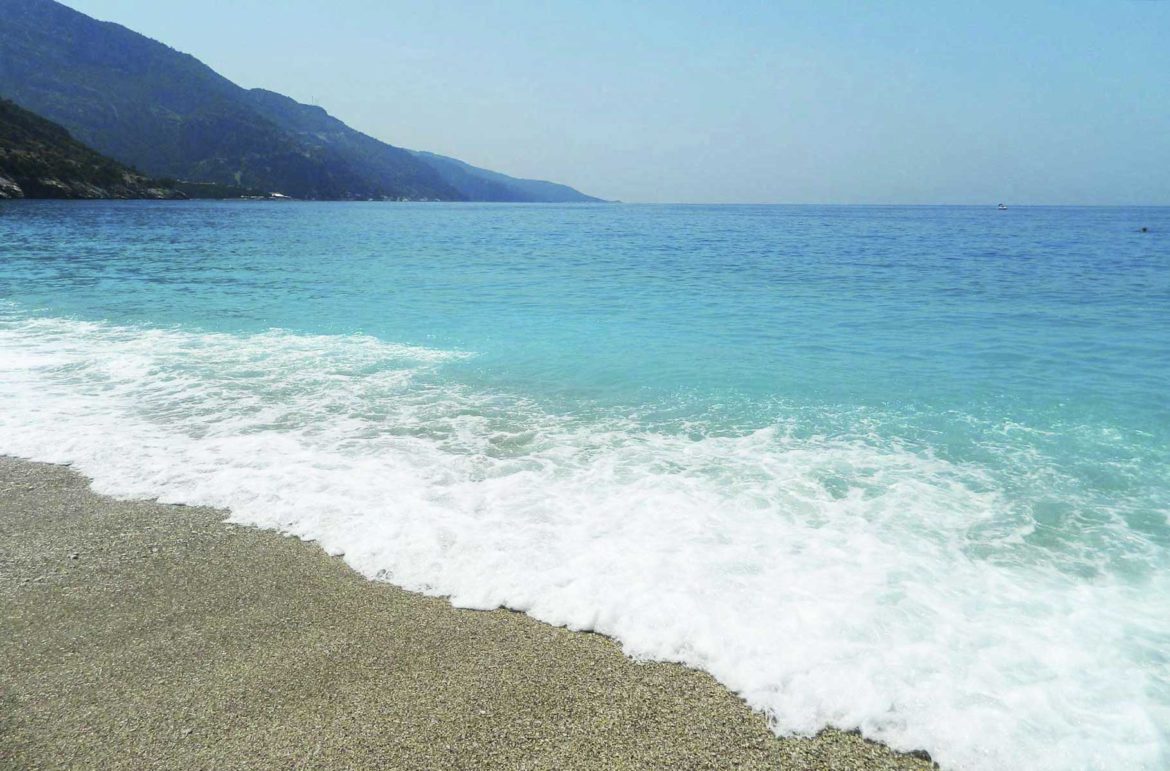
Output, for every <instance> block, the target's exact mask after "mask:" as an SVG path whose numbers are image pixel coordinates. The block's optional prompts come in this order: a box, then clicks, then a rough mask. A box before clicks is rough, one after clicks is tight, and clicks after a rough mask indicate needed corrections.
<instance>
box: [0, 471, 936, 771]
mask: <svg viewBox="0 0 1170 771" xmlns="http://www.w3.org/2000/svg"><path fill="white" fill-rule="evenodd" d="M224 516H225V515H224V512H222V511H216V510H213V509H205V508H194V507H185V506H172V505H162V504H158V503H154V502H148V501H117V500H114V499H111V498H107V497H104V496H100V495H96V494H94V493H93V492H92V491H91V490H90V489H89V483H88V480H86V479H85V478H84V477H82V476H80V475H78V474H76V473H74V472H73V471H71V470H69V469H68V468H65V467H61V466H52V465H46V464H39V463H30V462H27V461H20V460H14V459H11V458H3V457H0V662H2V664H0V767H3V768H20V769H41V768H43V769H57V768H103V769H154V768H174V769H193V768H215V769H234V768H241V769H242V768H249V769H255V768H264V769H267V768H363V769H365V768H370V769H493V768H507V769H611V768H612V769H634V768H638V769H643V768H644V769H651V768H653V769H721V768H737V769H756V768H759V769H764V768H767V769H781V768H782V769H842V770H844V769H851V770H853V769H857V770H860V769H929V768H932V767H933V766H932V764H931V763H929V762H928V761H927V760H925V759H923V758H919V757H916V756H912V755H899V754H896V753H894V752H892V751H890V750H889V749H887V748H885V747H883V746H881V745H878V744H875V743H873V742H869V741H866V740H864V739H862V738H860V737H859V736H857V735H855V734H849V733H843V732H840V731H826V732H824V733H822V734H821V735H819V736H817V737H815V738H810V739H778V738H776V737H775V736H774V735H773V734H772V733H771V732H770V731H769V730H768V726H767V723H766V721H765V719H764V717H763V716H762V715H759V714H757V713H754V712H752V711H751V710H750V709H748V707H747V706H746V705H745V704H744V703H743V702H742V701H741V700H740V699H739V698H738V697H736V696H735V695H734V694H732V693H730V692H729V691H727V690H726V689H725V688H723V687H722V686H720V685H719V684H718V683H716V682H715V680H714V679H712V678H711V677H710V676H708V675H706V674H704V673H701V672H696V671H694V670H691V669H687V668H685V667H682V666H678V665H674V664H640V663H636V662H634V661H631V660H629V659H627V658H626V657H625V656H623V655H622V653H621V651H620V649H619V647H618V646H617V644H615V643H614V642H613V641H612V640H609V639H607V638H605V637H602V636H600V635H596V634H587V633H579V632H570V631H567V630H564V629H559V628H555V627H551V626H548V625H546V624H543V623H540V622H537V621H534V620H532V619H530V618H528V617H527V616H524V615H522V614H518V613H512V612H508V611H492V612H478V611H468V610H459V609H456V608H453V607H451V605H450V604H449V603H448V602H447V601H445V600H443V599H436V598H432V597H425V596H421V595H417V594H413V593H410V592H406V591H404V590H402V589H399V588H397V587H394V586H391V585H388V584H383V583H376V582H370V581H367V580H366V579H364V578H363V577H361V576H360V575H358V574H357V573H355V572H353V571H352V570H350V569H349V568H348V567H347V566H346V565H345V563H344V562H342V561H341V560H340V559H337V558H333V557H330V556H328V555H327V554H325V553H324V552H323V551H322V550H321V549H320V548H318V547H317V546H316V545H314V544H311V543H305V542H302V541H299V540H296V539H294V538H287V537H284V536H281V535H278V534H276V533H273V532H268V531H261V530H255V529H251V528H242V527H234V526H231V525H226V524H224V522H223V519H224Z"/></svg>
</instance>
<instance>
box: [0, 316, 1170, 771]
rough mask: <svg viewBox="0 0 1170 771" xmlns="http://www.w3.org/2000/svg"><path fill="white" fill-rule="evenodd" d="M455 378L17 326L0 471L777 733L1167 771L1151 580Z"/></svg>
mask: <svg viewBox="0 0 1170 771" xmlns="http://www.w3.org/2000/svg"><path fill="white" fill-rule="evenodd" d="M459 356H461V354H458V353H453V352H442V351H434V350H428V349H421V348H414V347H406V346H397V345H389V344H386V343H384V342H381V341H378V340H376V339H373V338H368V337H313V336H304V335H295V334H291V333H285V332H270V333H266V334H259V335H251V336H244V335H237V336H234V335H216V334H196V333H191V332H182V331H160V330H141V329H132V328H127V327H117V326H112V325H106V324H92V323H82V322H75V321H68V320H60V319H32V320H30V319H23V318H18V317H15V316H9V317H8V318H6V319H0V452H3V453H7V454H13V455H18V456H23V457H28V458H34V459H38V460H45V461H53V462H68V463H72V464H74V465H75V466H76V467H77V468H78V469H79V470H80V471H82V472H83V473H85V474H87V475H89V476H91V477H92V478H93V479H94V488H95V489H96V490H97V491H98V492H101V493H106V494H110V495H117V496H125V497H158V498H159V499H160V500H162V501H164V502H182V503H188V504H200V505H212V506H222V507H228V508H230V509H231V511H232V514H231V517H232V519H233V520H235V521H237V522H242V523H249V524H254V525H259V526H263V527H272V528H278V529H280V530H281V531H284V532H286V533H291V534H295V535H297V536H300V537H303V538H311V539H315V540H317V541H318V542H320V543H321V545H322V546H323V547H324V548H326V549H327V550H329V551H330V552H332V553H335V554H344V556H345V559H346V560H347V561H348V562H349V564H351V565H352V566H353V567H354V568H356V569H357V570H359V571H361V572H362V573H364V574H365V575H367V576H370V577H372V578H379V579H385V580H389V581H393V582H394V583H397V584H400V585H402V586H405V587H407V588H410V589H415V590H419V591H423V592H428V593H432V594H442V595H448V596H450V597H451V600H452V602H454V603H455V604H457V605H461V606H465V607H471V608H494V607H498V606H501V605H503V606H507V607H511V608H515V609H518V610H523V611H525V612H527V613H529V614H531V615H532V616H534V617H536V618H539V619H541V620H544V621H548V622H550V623H554V624H563V625H566V626H568V627H571V628H574V629H593V630H596V631H599V632H603V633H606V634H610V635H613V636H614V637H616V638H617V639H619V640H620V641H621V643H622V645H623V646H624V648H625V650H626V652H627V653H628V654H630V655H632V656H636V657H645V658H653V659H664V660H673V661H680V662H684V663H687V664H690V665H693V666H696V667H700V668H702V669H705V670H707V671H709V672H711V673H712V674H713V675H715V676H716V677H717V678H718V679H719V680H720V681H722V682H723V683H725V684H726V685H727V686H729V687H730V688H732V689H734V690H735V691H736V692H738V693H740V694H742V695H743V697H744V698H745V699H746V700H747V701H748V702H749V703H750V704H751V705H753V706H754V707H756V708H758V709H760V710H763V711H765V712H766V713H767V714H768V715H769V716H770V717H771V719H772V720H773V722H774V726H775V728H776V729H777V730H778V731H780V732H785V733H804V734H807V733H811V732H815V731H817V730H818V729H820V728H822V727H824V726H826V725H836V726H840V727H843V728H860V729H861V730H862V731H863V732H864V733H865V735H867V736H870V737H873V738H875V739H879V740H882V741H885V742H888V743H889V744H891V745H892V746H894V747H895V748H900V749H916V748H925V749H927V750H929V751H930V752H931V753H932V754H933V755H934V756H935V758H936V759H937V760H938V761H940V762H941V763H942V765H943V766H944V767H947V768H962V769H1000V768H1029V769H1046V768H1051V769H1078V768H1086V769H1087V768H1093V769H1098V768H1099V769H1112V768H1116V769H1143V768H1148V769H1153V768H1164V767H1166V765H1167V759H1168V756H1167V749H1166V742H1167V732H1168V726H1170V711H1168V710H1167V704H1168V703H1170V675H1168V672H1167V667H1168V664H1167V657H1166V648H1165V646H1166V644H1167V640H1168V639H1170V582H1168V581H1167V574H1166V572H1165V571H1164V570H1162V571H1161V572H1158V571H1145V572H1143V573H1141V575H1143V576H1145V577H1144V578H1142V579H1140V580H1128V581H1127V580H1123V579H1122V578H1120V577H1118V576H1115V575H1113V574H1111V573H1109V572H1104V571H1098V572H1096V573H1095V574H1094V575H1093V577H1091V578H1086V577H1084V576H1083V575H1081V574H1078V572H1077V571H1075V570H1069V569H1068V567H1069V566H1068V565H1066V564H1062V562H1061V561H1060V560H1059V559H1055V558H1053V559H1048V560H1046V559H1040V558H1037V557H1036V555H1031V556H1029V557H1028V558H1024V557H1022V556H1021V553H1020V551H1019V550H1018V549H1014V548H1013V546H1016V545H1018V544H1019V543H1021V542H1022V541H1023V539H1025V538H1026V537H1027V536H1028V534H1029V533H1028V532H1027V527H1028V525H1027V523H1026V522H1024V521H1022V523H1021V524H1019V525H1013V524H1012V522H1013V520H1012V519H1011V518H1004V517H1003V516H1002V513H1003V512H1004V511H1007V510H1010V509H1011V507H1012V501H1011V500H1010V498H1009V495H1008V493H1007V492H1005V491H1004V490H1003V489H1002V486H1001V485H1000V484H999V482H998V480H997V479H996V478H995V476H994V475H992V474H991V473H990V472H989V471H988V470H987V469H984V468H981V467H979V466H974V465H973V466H961V465H957V464H955V463H952V462H948V461H946V460H942V459H940V458H937V457H934V456H932V455H930V454H929V453H926V452H923V451H911V450H909V449H906V448H903V447H900V446H898V445H897V444H896V443H894V442H884V443H883V442H882V441H880V439H875V438H874V437H869V436H862V435H840V436H833V437H812V438H809V437H800V436H798V435H797V434H796V433H794V432H792V431H789V430H788V428H787V427H786V426H783V425H776V426H772V427H769V428H766V429H762V430H757V431H754V432H752V433H748V434H745V435H738V436H721V435H717V434H714V433H708V434H706V435H704V434H703V433H702V432H691V433H688V434H686V435H682V434H674V433H668V432H662V431H653V430H650V429H648V428H646V427H644V426H640V425H639V424H638V423H636V422H635V421H633V420H629V419H627V420H621V419H617V418H610V419H600V418H592V419H585V418H582V417H580V416H566V415H556V414H550V413H548V412H547V411H543V410H541V409H540V408H538V407H537V406H536V405H534V404H531V403H528V402H525V401H524V400H522V399H518V398H510V397H508V396H507V395H501V394H491V393H483V392H478V391H476V390H475V389H472V388H469V387H466V386H461V385H459V384H458V383H453V382H450V381H449V380H448V379H444V377H442V372H441V368H442V365H443V364H444V362H447V361H449V360H452V359H454V358H458V357H459ZM1116 526H1117V527H1123V525H1122V524H1118V525H1116ZM1119 537H1120V536H1119ZM1125 537H1130V538H1131V539H1132V540H1134V541H1135V542H1136V545H1135V546H1134V552H1133V553H1134V555H1136V557H1135V559H1149V560H1154V559H1162V557H1161V555H1160V553H1158V552H1156V550H1154V549H1153V548H1152V547H1150V546H1149V545H1148V544H1145V543H1141V542H1140V541H1141V539H1140V538H1139V537H1138V536H1136V535H1134V536H1125ZM1000 546H1002V548H998V547H1000ZM988 555H990V556H988Z"/></svg>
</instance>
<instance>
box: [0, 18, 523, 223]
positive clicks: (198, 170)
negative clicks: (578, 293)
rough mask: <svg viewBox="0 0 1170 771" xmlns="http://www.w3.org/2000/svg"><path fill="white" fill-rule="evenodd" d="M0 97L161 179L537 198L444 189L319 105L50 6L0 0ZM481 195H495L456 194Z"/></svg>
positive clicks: (401, 154) (419, 164)
mask: <svg viewBox="0 0 1170 771" xmlns="http://www.w3.org/2000/svg"><path fill="white" fill-rule="evenodd" d="M0 94H3V95H4V96H6V97H8V98H11V99H13V100H14V101H16V102H17V103H19V104H20V105H22V106H24V107H25V108H27V109H30V110H32V111H34V112H36V113H38V114H40V115H43V116H45V117H47V118H49V119H51V120H53V121H56V122H58V123H60V124H61V125H63V126H65V127H66V128H67V129H68V130H69V131H70V132H72V133H73V135H74V136H75V137H76V138H77V139H79V140H81V141H82V142H85V143H86V144H88V145H90V146H92V147H94V148H96V149H97V150H99V151H101V152H103V153H106V154H107V155H110V156H112V157H114V158H116V159H118V160H119V161H122V162H123V163H127V164H131V165H133V166H135V167H137V168H139V169H142V170H143V171H144V172H146V173H149V174H152V175H155V176H160V177H175V178H180V179H184V180H191V181H198V182H215V183H219V184H223V185H234V186H240V187H247V188H258V189H262V190H266V191H274V192H281V193H285V194H288V195H292V196H295V197H298V198H323V199H348V198H363V199H364V198H403V199H413V200H418V199H431V200H467V199H477V200H544V199H536V198H532V197H531V194H530V193H525V194H524V195H526V196H528V197H527V198H516V197H515V196H516V195H517V193H516V192H515V190H513V189H512V188H511V187H509V185H504V187H502V188H498V189H497V188H490V187H489V188H477V187H475V186H474V185H463V186H462V187H461V186H460V185H457V184H453V183H452V181H451V179H452V175H450V174H449V173H444V172H443V171H442V170H441V169H438V168H436V167H435V166H434V165H433V164H431V163H428V162H425V161H424V160H423V159H421V158H420V157H417V156H416V155H415V154H414V153H411V152H409V151H406V150H403V149H401V148H397V147H393V146H391V145H388V144H386V143H384V142H380V141H378V140H377V139H374V138H372V137H369V136H367V135H365V134H362V133H361V132H359V131H355V130H354V129H352V128H350V127H349V126H346V125H345V124H344V123H342V122H341V121H339V120H337V119H336V118H333V117H330V116H329V115H328V114H327V113H326V112H325V111H324V110H322V109H320V108H318V107H310V106H308V105H303V104H299V103H297V102H295V101H293V100H292V99H289V98H287V97H284V96H281V95H279V94H275V93H272V92H270V91H264V90H260V89H256V90H251V91H249V90H247V89H243V88H240V87H239V86H237V85H236V84H234V83H232V82H231V81H229V80H227V79H226V78H224V77H222V76H221V75H219V74H218V73H216V72H215V71H213V70H212V69H211V68H210V67H207V66H206V65H205V64H203V63H202V62H200V61H199V60H198V59H196V58H194V57H193V56H190V55H188V54H184V53H180V52H178V51H175V50H173V49H171V48H169V47H167V46H165V45H163V44H162V43H159V42H156V41H154V40H151V39H149V38H146V37H144V36H142V35H139V34H138V33H136V32H133V31H131V30H128V29H126V28H125V27H122V26H120V25H117V24H113V23H110V22H100V21H97V20H95V19H91V18H90V17H88V16H85V15H84V14H81V13H78V12H77V11H74V10H72V9H70V8H67V7H65V6H63V5H61V4H60V3H57V2H54V1H53V0H0ZM505 179H510V178H505ZM517 182H520V181H517ZM509 184H510V183H509ZM481 189H482V190H483V191H485V192H486V193H488V194H491V195H493V196H495V197H492V198H487V199H485V198H483V197H481V196H479V195H472V194H469V192H465V191H471V192H474V191H477V190H481Z"/></svg>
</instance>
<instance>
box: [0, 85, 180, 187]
mask: <svg viewBox="0 0 1170 771" xmlns="http://www.w3.org/2000/svg"><path fill="white" fill-rule="evenodd" d="M185 197H186V196H185V195H183V194H182V193H180V192H178V191H177V190H175V189H174V188H173V187H169V186H166V185H164V184H163V183H161V182H156V181H153V180H150V179H147V178H146V177H143V176H142V175H141V174H138V173H136V172H134V171H132V170H130V169H128V168H126V167H125V166H123V165H122V164H120V163H118V162H117V161H114V160H112V159H110V158H107V157H105V156H104V155H101V154H99V153H97V152H94V151H93V150H91V149H90V148H88V147H86V146H85V145H83V144H82V143H81V142H78V141H77V140H76V139H74V138H73V137H71V136H70V135H69V132H68V131H66V130H65V129H64V128H62V127H61V126H58V125H57V124H56V123H53V122H51V121H47V120H45V119H44V118H42V117H40V116H39V115H34V114H33V113H31V112H29V111H28V110H24V109H21V108H20V107H18V106H17V105H15V104H13V103H12V102H10V101H8V100H7V99H0V198H185Z"/></svg>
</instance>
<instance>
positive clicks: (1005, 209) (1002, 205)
mask: <svg viewBox="0 0 1170 771" xmlns="http://www.w3.org/2000/svg"><path fill="white" fill-rule="evenodd" d="M995 208H997V209H999V210H1000V211H1007V204H1004V203H1001V204H1000V205H999V206H997V207H995Z"/></svg>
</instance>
